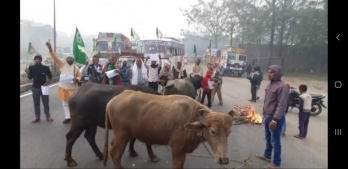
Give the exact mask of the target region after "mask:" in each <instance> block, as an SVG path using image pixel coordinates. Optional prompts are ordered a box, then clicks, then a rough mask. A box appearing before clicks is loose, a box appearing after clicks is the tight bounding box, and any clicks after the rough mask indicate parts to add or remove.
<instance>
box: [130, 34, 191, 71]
mask: <svg viewBox="0 0 348 169" xmlns="http://www.w3.org/2000/svg"><path fill="white" fill-rule="evenodd" d="M136 49H137V50H136V51H137V53H142V54H144V57H151V58H157V57H158V55H161V59H163V60H167V61H164V62H162V64H164V63H165V62H169V63H170V64H171V66H174V65H176V63H177V62H178V61H181V62H184V58H185V46H184V44H183V43H182V42H181V41H180V40H178V39H176V38H172V37H162V38H161V39H141V40H139V41H137V48H136ZM145 64H149V63H145ZM161 66H163V65H161Z"/></svg>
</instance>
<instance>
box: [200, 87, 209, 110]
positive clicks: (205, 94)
mask: <svg viewBox="0 0 348 169" xmlns="http://www.w3.org/2000/svg"><path fill="white" fill-rule="evenodd" d="M205 96H207V98H208V107H209V108H210V107H211V91H209V92H207V91H203V94H202V99H201V104H204V99H205Z"/></svg>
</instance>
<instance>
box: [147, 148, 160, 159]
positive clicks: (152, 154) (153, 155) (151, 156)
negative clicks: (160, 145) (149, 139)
mask: <svg viewBox="0 0 348 169" xmlns="http://www.w3.org/2000/svg"><path fill="white" fill-rule="evenodd" d="M146 150H147V154H148V155H149V158H150V160H151V161H152V162H159V161H160V159H159V158H158V157H157V156H156V155H155V153H153V151H152V146H151V144H146Z"/></svg>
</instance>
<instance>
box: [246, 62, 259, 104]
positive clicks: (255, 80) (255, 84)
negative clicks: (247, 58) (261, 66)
mask: <svg viewBox="0 0 348 169" xmlns="http://www.w3.org/2000/svg"><path fill="white" fill-rule="evenodd" d="M248 79H249V80H250V84H251V100H249V101H251V102H256V99H257V98H256V97H257V95H256V94H257V90H258V88H259V84H260V81H261V76H260V74H259V72H258V71H257V67H254V70H253V72H252V73H251V76H250V77H248Z"/></svg>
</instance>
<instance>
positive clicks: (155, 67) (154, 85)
mask: <svg viewBox="0 0 348 169" xmlns="http://www.w3.org/2000/svg"><path fill="white" fill-rule="evenodd" d="M149 59H150V57H147V58H146V61H145V63H147V61H148V60H149ZM158 60H159V64H157V63H156V62H157V61H156V60H155V59H151V64H150V66H148V65H147V64H145V67H146V69H147V70H148V74H149V77H148V86H149V88H151V89H153V90H155V91H156V92H157V91H158V75H159V73H160V71H161V65H162V61H161V55H158Z"/></svg>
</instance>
